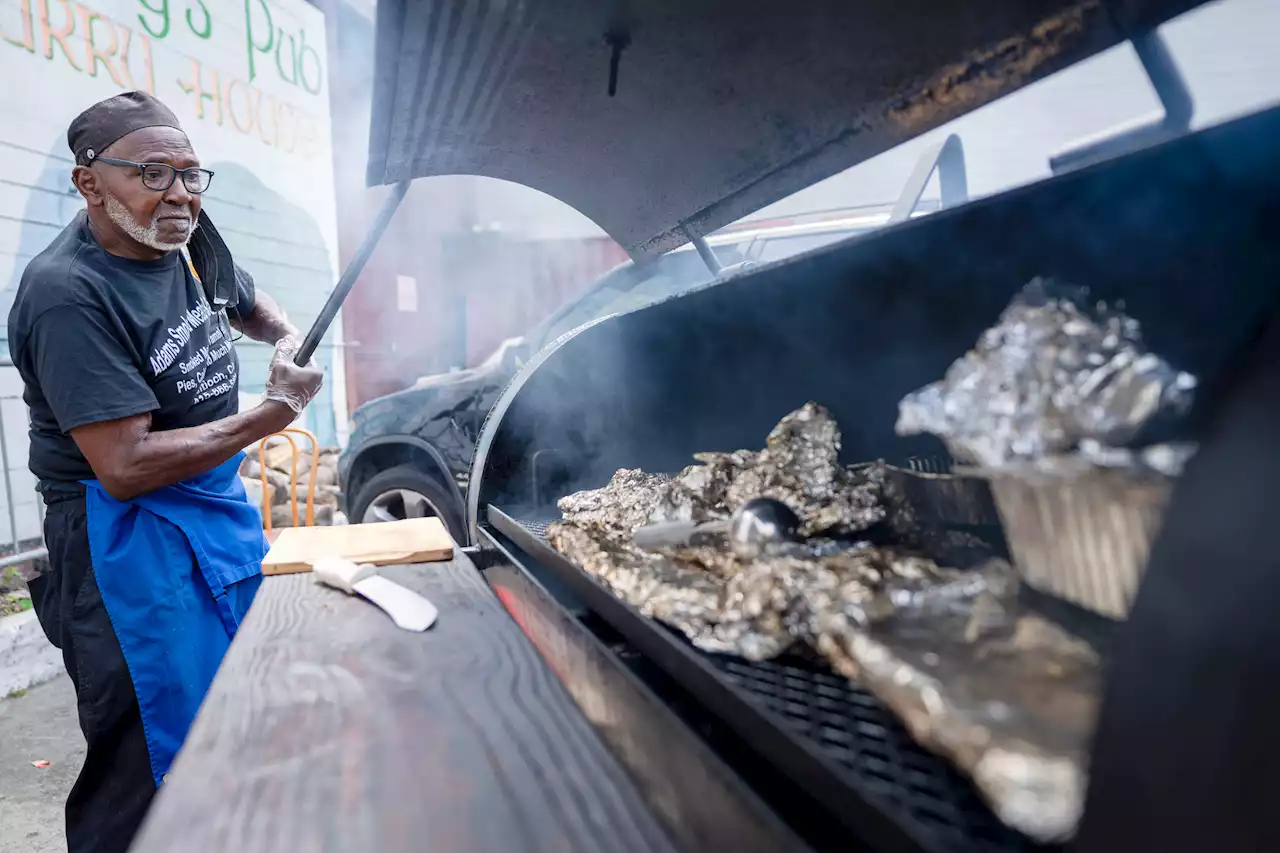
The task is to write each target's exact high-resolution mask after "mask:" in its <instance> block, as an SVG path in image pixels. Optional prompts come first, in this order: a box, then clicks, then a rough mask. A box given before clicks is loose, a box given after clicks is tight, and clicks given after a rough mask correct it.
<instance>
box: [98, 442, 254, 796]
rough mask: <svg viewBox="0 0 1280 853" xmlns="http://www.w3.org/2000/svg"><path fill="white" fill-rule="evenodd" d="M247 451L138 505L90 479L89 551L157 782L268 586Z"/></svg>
mask: <svg viewBox="0 0 1280 853" xmlns="http://www.w3.org/2000/svg"><path fill="white" fill-rule="evenodd" d="M243 458H244V454H243V453H241V454H237V455H236V456H235V458H233V459H229V460H228V461H226V462H224V463H223V464H222V465H219V466H218V467H217V468H214V469H213V470H212V471H209V472H208V473H206V474H201V475H200V476H198V477H193V478H191V479H190V480H186V481H184V482H181V483H178V484H176V485H173V486H167V487H165V488H163V489H159V490H157V491H154V492H152V493H151V494H148V495H142V496H140V497H137V498H134V499H133V500H131V501H117V500H116V499H114V498H113V497H111V496H110V495H109V494H107V492H106V491H105V490H104V489H103V488H102V485H101V484H100V483H98V481H97V480H87V481H85V487H86V495H85V498H86V509H87V513H88V530H89V552H90V555H91V557H92V559H93V572H94V575H95V576H96V578H97V582H98V588H99V590H101V592H102V601H103V603H104V604H105V605H106V608H107V615H108V616H109V617H110V618H111V626H112V627H113V628H114V629H115V632H116V637H117V638H118V639H119V641H120V648H121V650H122V651H123V652H124V659H125V663H127V664H128V665H129V675H130V677H131V678H132V680H133V689H134V692H135V693H136V694H137V697H138V706H139V708H140V709H141V711H142V725H143V730H144V732H145V734H146V740H147V750H148V751H149V752H150V754H151V772H152V774H153V775H154V776H155V782H156V786H157V787H158V786H159V785H160V783H161V782H162V780H163V778H164V775H165V773H167V772H169V767H170V765H171V764H172V763H173V759H174V756H175V755H177V752H178V749H179V748H180V747H181V746H182V741H183V740H184V739H185V738H186V736H187V730H188V729H189V728H190V727H191V723H192V721H193V720H194V719H195V716H196V710H197V709H198V708H199V707H200V702H201V701H202V700H203V699H204V695H205V692H206V691H207V690H208V689H209V685H210V683H211V682H212V681H213V676H214V673H215V672H217V670H218V665H219V664H220V663H221V662H222V656H223V655H224V654H226V651H227V648H228V646H230V644H231V638H232V637H234V636H235V633H236V629H237V628H238V627H239V626H240V622H241V621H242V620H243V619H244V616H245V613H247V612H248V610H249V605H250V604H252V603H253V596H254V593H255V592H257V589H258V585H259V584H260V583H261V582H262V558H263V557H264V556H265V555H266V553H267V542H266V537H265V536H263V533H262V517H261V516H260V515H259V514H258V510H257V509H256V508H255V507H254V506H253V505H252V504H250V503H249V501H248V498H247V497H246V495H245V490H244V484H243V483H241V482H240V478H239V476H237V475H238V472H239V468H240V463H241V460H242V459H243Z"/></svg>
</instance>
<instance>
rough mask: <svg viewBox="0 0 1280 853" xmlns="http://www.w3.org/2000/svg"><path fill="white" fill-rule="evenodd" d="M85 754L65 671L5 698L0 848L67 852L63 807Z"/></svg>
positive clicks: (4, 852)
mask: <svg viewBox="0 0 1280 853" xmlns="http://www.w3.org/2000/svg"><path fill="white" fill-rule="evenodd" d="M59 666H61V664H59ZM83 760H84V737H83V736H82V735H81V734H80V726H79V724H78V723H77V721H76V695H75V690H74V689H73V688H72V686H71V679H70V678H68V677H67V675H66V674H65V673H63V674H60V675H59V676H58V677H57V678H56V679H54V680H53V681H50V682H48V683H47V684H42V685H40V686H38V687H33V688H31V689H30V690H28V691H26V692H25V693H24V694H22V695H16V696H10V697H9V698H8V699H0V853H66V849H67V841H66V834H65V829H64V824H63V812H62V808H63V804H64V803H65V802H66V800H67V794H68V793H69V792H70V791H71V786H72V785H73V784H74V783H75V781H76V776H77V775H78V774H79V773H80V764H81V762H82V761H83ZM33 761H48V762H49V766H48V767H44V768H37V767H33V766H32V765H31V762H33Z"/></svg>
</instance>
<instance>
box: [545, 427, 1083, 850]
mask: <svg viewBox="0 0 1280 853" xmlns="http://www.w3.org/2000/svg"><path fill="white" fill-rule="evenodd" d="M839 442H840V433H839V429H838V426H837V425H836V424H835V422H834V420H833V419H832V418H831V417H830V415H829V414H828V413H827V412H826V410H825V409H823V408H822V407H821V406H817V405H815V404H812V403H810V404H807V405H806V406H805V407H803V408H801V409H799V410H797V411H796V412H793V413H791V414H790V415H788V416H787V417H785V418H783V420H782V421H781V422H780V423H779V425H778V427H777V428H775V429H774V430H773V432H772V433H770V436H769V440H768V442H767V444H766V447H765V449H764V450H761V451H746V450H740V451H735V452H733V453H705V454H698V455H697V456H696V457H695V458H696V459H697V460H698V463H699V464H697V465H693V466H690V467H689V468H686V469H685V470H684V471H682V472H681V473H680V474H678V475H677V476H675V477H673V478H665V477H661V476H658V475H650V474H645V473H644V472H640V471H635V470H630V469H623V470H620V471H618V472H617V474H615V475H614V477H613V478H612V479H611V480H610V482H609V483H608V484H606V485H605V486H604V487H603V488H601V489H597V490H593V491H590V492H580V493H578V494H575V495H570V496H568V497H566V498H564V499H562V500H561V501H560V503H559V507H560V510H561V512H562V514H563V520H562V521H560V522H558V523H556V524H553V525H551V526H550V527H549V528H548V531H547V537H548V541H549V542H550V544H551V545H552V547H554V548H556V550H558V551H559V552H560V553H562V554H564V555H565V556H566V557H567V558H568V559H570V560H571V561H572V562H574V563H575V564H576V565H577V566H579V567H580V568H582V569H583V570H584V571H586V572H587V573H588V574H590V575H592V576H593V577H595V578H596V579H597V581H598V582H600V583H601V585H602V586H604V587H605V588H606V589H608V590H609V591H610V593H612V594H613V595H614V596H616V597H617V598H619V599H621V600H622V601H625V602H626V603H628V604H630V605H631V606H633V607H635V608H636V609H637V610H638V611H639V612H640V613H642V614H643V615H645V616H647V617H650V618H653V619H656V620H658V621H660V622H662V623H664V624H666V625H669V626H671V627H673V628H675V629H676V630H678V631H680V632H681V633H682V634H684V635H685V636H686V637H688V638H689V640H690V641H691V642H692V643H693V644H694V645H695V646H697V647H698V648H700V649H703V650H705V651H708V652H715V653H722V654H733V655H738V656H740V657H743V658H746V659H748V660H765V659H768V658H771V657H774V656H776V655H778V654H781V653H782V652H784V651H786V650H788V649H789V648H790V647H792V646H793V645H795V644H804V645H806V646H809V647H810V648H812V649H815V650H816V651H818V652H819V653H820V654H821V655H823V656H824V657H825V658H826V659H827V660H828V661H829V662H830V663H831V665H832V667H833V668H834V669H836V670H837V671H838V672H840V673H842V674H843V675H845V676H846V677H848V678H850V679H852V680H854V681H857V682H858V683H860V684H862V685H863V686H865V687H867V688H868V689H870V690H871V691H873V692H874V693H876V694H877V695H878V696H879V697H880V698H881V699H882V700H883V701H885V702H886V704H888V705H889V706H890V707H891V708H892V709H893V710H894V711H895V712H896V713H897V714H898V715H899V716H900V717H901V719H902V720H903V721H904V723H905V724H906V726H907V728H908V730H909V731H910V732H911V734H912V736H913V737H914V738H916V739H917V741H918V742H920V743H921V744H922V745H923V746H925V747H926V748H928V749H931V750H933V751H935V752H938V753H940V754H942V755H945V756H947V757H948V758H950V759H951V760H952V761H953V762H954V763H955V764H956V765H957V766H958V767H960V768H961V769H962V770H963V771H964V772H966V773H967V774H969V775H970V776H971V777H972V778H973V780H974V782H975V783H976V785H977V787H978V789H979V791H980V792H981V793H982V794H983V795H984V796H985V797H986V799H987V800H988V801H989V802H990V803H991V805H992V807H993V809H994V811H995V812H996V814H997V815H998V816H999V817H1000V818H1001V819H1002V820H1004V821H1005V822H1006V823H1007V824H1009V825H1010V826H1012V827H1014V828H1015V829H1018V830H1021V831H1022V832H1025V833H1026V834H1028V835H1029V836H1031V837H1033V838H1036V839H1038V840H1042V841H1050V840H1057V839H1061V838H1065V837H1067V836H1069V835H1070V834H1071V832H1072V831H1073V829H1074V827H1075V824H1076V822H1077V821H1078V819H1079V815H1080V812H1081V809H1082V805H1083V795H1084V787H1085V779H1086V775H1087V771H1086V757H1087V751H1088V744H1089V738H1090V736H1091V734H1092V730H1093V721H1094V717H1095V715H1096V707H1097V702H1098V694H1099V690H1100V681H1101V679H1100V675H1099V662H1098V659H1097V656H1096V654H1094V653H1093V651H1092V650H1091V649H1090V648H1089V647H1088V646H1087V644H1084V643H1083V642H1082V641H1080V640H1078V639H1076V638H1074V637H1072V636H1071V635H1069V634H1067V633H1065V632H1064V631H1062V630H1060V629H1058V628H1057V627H1056V626H1054V625H1052V624H1051V623H1048V622H1045V621H1044V620H1043V619H1041V618H1039V617H1038V616H1035V615H1034V614H1030V613H1025V612H1023V611H1022V610H1020V608H1019V605H1018V603H1017V589H1018V583H1019V581H1018V578H1017V575H1016V573H1015V572H1014V570H1013V568H1012V567H1011V566H1009V564H1008V563H1006V562H1004V561H1002V560H993V559H987V560H986V561H985V562H982V563H981V564H980V565H978V567H977V568H972V569H958V568H950V567H947V566H944V565H939V563H938V562H936V561H935V560H934V559H931V558H930V557H929V556H925V554H924V553H923V551H924V550H928V551H929V553H930V554H932V555H934V556H937V555H938V554H945V553H948V552H949V551H956V552H959V551H964V552H966V553H969V554H973V553H975V549H974V548H973V547H971V546H972V544H973V543H970V542H967V541H963V540H964V539H965V534H948V535H947V536H943V537H942V538H939V536H938V535H932V534H931V535H922V533H921V531H922V530H923V528H922V527H921V525H920V524H919V523H918V518H917V515H918V513H917V510H918V509H920V508H921V507H924V506H929V507H930V510H929V511H930V512H931V513H934V514H939V513H940V514H943V515H947V516H952V517H955V518H956V519H957V520H958V521H961V522H962V523H963V522H970V521H974V520H978V519H981V518H983V517H985V516H986V515H987V512H986V511H985V510H983V509H982V508H981V507H975V506H974V505H973V502H972V500H970V499H969V496H968V495H967V493H966V490H965V489H963V488H958V486H959V485H960V484H959V481H958V480H957V479H956V478H952V477H948V476H938V475H928V476H925V477H914V478H913V477H908V475H909V474H910V472H906V471H903V470H902V469H896V468H894V467H893V466H888V465H885V464H884V463H882V462H873V463H863V464H860V465H855V466H848V467H841V466H840V465H839V464H838V461H837V457H838V452H839ZM934 480H936V482H934ZM920 488H924V489H926V491H928V492H929V493H930V494H928V495H921V494H912V493H913V492H914V491H916V490H917V489H920ZM759 496H767V497H774V498H776V499H778V500H781V501H783V502H784V503H786V504H787V505H788V506H789V507H790V508H791V509H792V510H793V511H794V512H795V513H796V514H797V516H798V517H799V518H800V520H801V526H802V528H803V530H804V531H805V532H806V533H807V537H808V538H806V539H804V541H803V542H801V543H799V544H788V545H787V546H786V547H783V548H780V549H778V550H775V551H772V552H769V553H765V554H761V555H759V556H756V557H753V558H750V559H747V558H741V557H738V556H736V555H735V554H734V553H733V551H732V550H731V549H730V548H729V547H728V542H727V540H724V539H723V537H721V538H720V539H717V538H716V536H715V535H704V536H699V537H696V538H695V539H692V540H690V542H688V543H686V544H683V545H679V544H678V545H674V546H672V547H663V548H659V549H657V550H653V551H650V550H646V549H643V548H640V547H638V546H637V545H636V544H635V541H634V538H633V535H632V534H633V533H634V531H635V529H636V528H637V527H640V526H643V525H645V524H647V523H652V522H668V521H684V522H689V521H693V522H706V521H715V520H717V519H725V518H727V517H728V516H729V514H730V513H732V511H733V509H734V508H736V507H737V506H739V505H741V503H743V502H745V501H746V500H750V499H751V498H754V497H759ZM926 497H927V498H928V500H924V499H923V498H926ZM873 528H874V529H879V530H880V531H881V532H882V533H885V532H887V533H889V534H890V535H891V537H892V538H893V539H894V540H895V541H899V542H900V543H903V545H907V546H910V547H902V546H901V545H900V546H885V545H883V544H879V545H877V544H872V542H870V541H859V537H860V536H862V535H863V534H866V533H868V532H870V531H872V530H873ZM957 536H958V537H959V541H953V539H955V538H956V537H957ZM979 550H980V549H979Z"/></svg>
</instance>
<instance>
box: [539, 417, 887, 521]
mask: <svg viewBox="0 0 1280 853" xmlns="http://www.w3.org/2000/svg"><path fill="white" fill-rule="evenodd" d="M839 457H840V427H839V425H838V424H836V422H835V419H834V418H832V417H831V414H830V413H829V412H828V411H827V410H826V409H825V408H823V407H822V406H819V405H818V404H816V403H806V404H805V405H804V406H802V407H801V408H799V409H797V410H796V411H794V412H792V413H791V414H789V415H787V416H786V417H784V418H783V419H782V420H781V421H779V422H778V425H777V426H775V427H774V428H773V431H772V432H770V433H769V437H768V439H766V442H765V448H764V450H760V451H751V450H736V451H734V452H732V453H698V454H695V455H694V459H696V460H697V461H698V463H699V464H697V465H691V466H689V467H688V468H685V469H684V470H683V471H681V472H680V473H679V474H678V475H677V476H676V477H675V480H674V481H673V483H672V484H671V488H670V489H669V490H668V491H667V492H666V494H665V495H664V496H663V497H662V499H661V500H659V502H658V504H657V506H656V507H655V508H654V511H653V513H652V515H651V517H650V520H651V521H655V522H657V521H704V520H708V519H714V518H723V519H727V518H728V517H729V515H730V514H731V513H732V512H733V511H734V510H735V509H737V508H738V507H740V506H741V505H742V504H744V503H746V502H747V501H749V500H753V499H755V498H775V499H776V500H780V501H782V502H783V503H784V504H786V505H787V506H788V507H790V508H791V510H792V511H793V512H795V514H796V515H797V516H799V517H800V521H801V528H800V533H801V534H802V535H805V536H813V535H816V534H820V533H826V534H848V533H857V532H859V531H862V530H866V529H867V528H869V527H871V526H872V525H874V524H876V523H878V522H880V521H882V520H883V519H884V508H883V506H882V504H881V502H880V500H879V491H880V483H879V482H878V481H877V479H876V478H877V476H882V475H881V474H880V473H879V472H877V471H876V470H874V469H869V468H865V467H864V468H858V469H846V468H843V467H841V465H840V462H839ZM562 510H563V507H562Z"/></svg>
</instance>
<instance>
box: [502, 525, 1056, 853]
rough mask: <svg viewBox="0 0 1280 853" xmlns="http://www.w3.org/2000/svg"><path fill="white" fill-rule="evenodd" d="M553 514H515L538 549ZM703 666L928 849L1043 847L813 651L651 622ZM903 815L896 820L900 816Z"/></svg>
mask: <svg viewBox="0 0 1280 853" xmlns="http://www.w3.org/2000/svg"><path fill="white" fill-rule="evenodd" d="M552 521H554V519H538V520H533V519H528V520H526V519H517V523H518V524H519V525H521V526H522V527H523V528H524V529H525V530H527V531H529V532H530V533H532V534H534V535H535V536H536V537H537V538H538V539H539V540H540V541H541V543H542V544H543V547H548V546H546V545H545V539H546V529H547V525H548V524H550V523H551V522H552ZM654 627H655V629H657V630H660V631H663V632H665V633H667V634H668V635H669V636H671V637H673V638H674V639H675V640H676V641H677V642H679V643H681V644H683V645H684V646H685V647H686V648H688V649H689V650H691V651H692V652H693V653H694V654H695V655H697V656H698V657H699V658H701V659H702V660H703V661H705V662H706V663H707V664H709V665H710V666H711V667H712V668H713V669H714V670H715V671H716V672H717V673H718V674H719V675H720V676H721V677H722V678H723V679H724V680H725V681H726V682H728V683H729V684H731V685H732V686H733V687H734V688H736V690H737V692H739V693H740V694H742V695H743V696H744V697H746V698H749V699H751V700H754V702H755V703H757V704H758V705H759V706H761V707H763V708H765V709H766V710H767V711H768V712H769V713H770V716H771V717H772V718H773V720H774V721H775V724H780V728H783V729H784V730H785V734H787V735H788V736H790V737H791V738H793V739H795V740H798V741H801V742H804V743H807V745H809V746H810V747H812V748H814V749H815V750H816V751H817V752H818V753H819V754H820V755H821V756H822V757H823V758H825V759H826V760H827V762H828V763H830V764H831V765H833V766H834V768H835V769H836V772H837V775H838V776H842V777H845V778H844V781H845V782H846V784H848V785H849V786H850V787H851V788H853V789H854V791H855V792H856V795H859V796H862V797H864V798H866V799H870V800H873V801H874V804H875V805H876V806H878V807H879V808H880V809H881V810H883V811H889V812H896V813H897V814H898V815H899V821H900V822H902V823H904V824H908V825H910V826H911V827H912V828H913V830H914V833H913V834H915V835H917V837H919V838H921V839H922V840H923V841H925V843H926V846H927V849H929V850H930V851H937V853H942V851H945V852H946V853H978V851H981V852H982V853H1026V851H1033V850H1044V849H1046V848H1043V847H1041V846H1039V845H1036V844H1034V843H1033V842H1031V841H1030V840H1029V839H1027V838H1026V837H1025V836H1023V835H1021V834H1020V833H1017V832H1015V831H1013V830H1011V829H1009V828H1008V827H1006V826H1005V825H1004V824H1002V823H1000V821H999V820H998V819H997V818H996V817H995V815H993V814H992V812H991V810H990V809H989V808H988V807H987V806H986V804H985V803H983V801H982V800H981V799H980V798H979V796H978V794H977V792H976V791H975V790H974V788H973V785H972V784H971V783H970V782H969V781H968V780H967V779H966V778H965V777H964V776H962V775H961V774H960V773H959V772H958V771H957V770H956V769H955V768H954V767H952V766H951V764H950V763H948V762H947V761H946V760H945V759H943V758H941V757H939V756H937V755H934V754H933V753H931V752H928V751H927V750H925V749H923V748H922V747H920V746H919V745H917V744H916V743H915V741H914V740H912V738H911V736H910V734H908V732H907V731H906V729H905V728H904V727H903V725H902V724H901V723H900V722H899V721H898V719H897V718H896V717H895V716H894V715H893V713H892V712H891V711H890V710H889V709H888V708H886V707H885V705H884V704H883V703H882V702H881V701H880V700H879V699H877V698H876V697H875V696H874V695H873V694H871V693H869V692H868V691H866V690H862V689H860V688H858V687H857V686H856V685H854V684H852V683H850V682H849V681H848V680H847V679H845V678H844V677H843V676H841V675H839V674H837V673H835V672H833V671H832V670H831V669H830V668H829V667H828V666H827V664H826V663H825V662H824V661H822V660H821V659H820V658H818V657H817V656H816V655H813V656H812V657H804V656H799V655H786V656H783V657H779V658H776V659H774V660H772V661H763V662H752V661H747V660H743V659H741V658H737V657H733V656H729V655H715V654H709V653H706V652H702V651H700V650H698V649H696V648H694V647H693V646H692V644H690V643H689V642H688V641H687V640H686V639H685V638H684V637H683V636H682V635H680V634H679V633H678V632H676V631H674V630H672V629H669V628H666V627H665V626H661V625H657V624H656V623H654ZM903 818H905V820H903Z"/></svg>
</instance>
